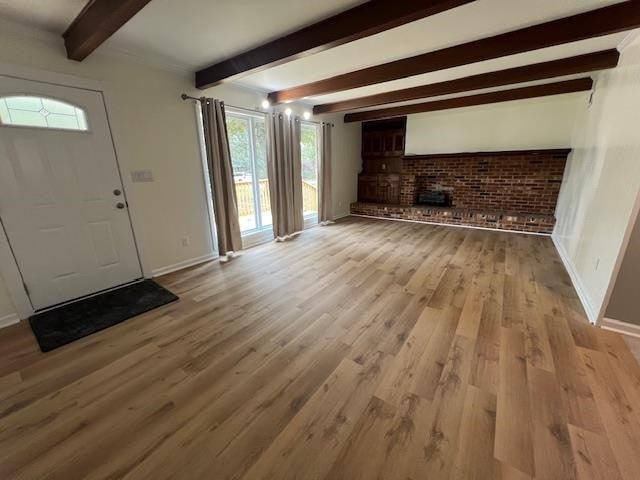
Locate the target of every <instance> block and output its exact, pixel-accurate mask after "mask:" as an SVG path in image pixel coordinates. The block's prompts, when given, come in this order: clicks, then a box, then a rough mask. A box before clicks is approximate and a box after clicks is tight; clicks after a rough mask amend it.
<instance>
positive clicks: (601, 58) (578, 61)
mask: <svg viewBox="0 0 640 480" xmlns="http://www.w3.org/2000/svg"><path fill="white" fill-rule="evenodd" d="M619 57H620V53H619V52H618V51H617V50H616V49H612V50H605V51H602V52H595V53H588V54H586V55H578V56H576V57H569V58H562V59H560V60H552V61H550V62H543V63H535V64H533V65H525V66H523V67H516V68H509V69H506V70H499V71H496V72H489V73H481V74H479V75H472V76H470V77H464V78H457V79H455V80H449V81H446V82H439V83H432V84H430V85H423V86H420V87H412V88H405V89H403V90H396V91H393V92H385V93H380V94H377V95H370V96H368V97H360V98H352V99H350V100H344V101H342V102H335V103H326V104H324V105H316V106H315V107H313V113H314V115H317V114H320V113H332V112H343V111H345V110H354V109H356V108H365V107H374V106H376V105H384V104H387V103H398V102H406V101H410V100H417V99H419V98H428V97H435V96H438V95H449V94H452V93H461V92H468V91H471V90H480V89H483V88H491V87H500V86H504V85H511V84H514V83H523V82H531V81H534V80H544V79H547V78H554V77H561V76H563V75H575V74H577V73H585V72H593V71H596V70H603V69H606V68H613V67H615V66H616V65H617V64H618V58H619Z"/></svg>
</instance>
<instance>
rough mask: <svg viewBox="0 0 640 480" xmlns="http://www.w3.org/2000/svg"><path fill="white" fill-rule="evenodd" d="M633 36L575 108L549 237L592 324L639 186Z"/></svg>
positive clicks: (639, 85) (639, 78) (638, 74)
mask: <svg viewBox="0 0 640 480" xmlns="http://www.w3.org/2000/svg"><path fill="white" fill-rule="evenodd" d="M639 112H640V41H639V40H638V39H637V40H636V41H634V42H633V43H631V44H630V45H629V46H628V47H626V48H625V49H624V50H623V53H622V57H621V60H620V63H619V66H618V67H617V68H616V69H614V70H610V71H607V72H605V73H603V74H601V75H600V76H599V79H598V82H597V86H596V92H595V95H594V98H593V104H592V105H591V106H588V105H582V107H581V111H580V112H579V120H578V122H577V124H576V129H575V132H574V136H573V141H572V147H573V149H574V150H573V152H572V154H571V155H570V157H569V161H568V163H567V168H566V170H565V178H564V181H563V184H562V189H561V192H560V197H559V200H558V208H557V211H556V216H557V224H556V227H555V231H554V235H553V236H554V241H555V242H556V245H557V246H558V250H559V251H560V253H561V255H562V256H563V257H564V260H565V264H567V266H568V269H569V271H570V273H571V274H572V277H573V280H574V284H575V285H576V288H577V290H578V293H579V295H580V296H581V299H582V301H583V304H585V307H586V309H587V313H588V315H589V317H590V319H591V320H592V321H596V319H597V317H598V316H599V313H600V312H601V310H602V307H603V303H604V299H605V296H606V292H607V287H608V285H609V282H610V280H611V276H612V273H613V271H614V267H615V264H616V259H617V257H618V253H619V251H620V248H621V246H622V243H623V239H624V237H625V232H626V231H627V227H628V224H629V220H630V216H631V213H632V210H633V207H634V203H635V199H636V195H637V193H638V189H639V188H640V134H639V130H638V113H639Z"/></svg>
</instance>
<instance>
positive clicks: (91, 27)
mask: <svg viewBox="0 0 640 480" xmlns="http://www.w3.org/2000/svg"><path fill="white" fill-rule="evenodd" d="M150 1H151V0H90V1H89V2H88V3H87V4H86V5H85V7H84V8H83V9H82V11H81V12H80V13H79V14H78V16H77V17H76V18H75V20H74V21H73V22H71V25H69V28H67V31H66V32H64V33H63V34H62V37H63V38H64V46H65V48H66V49H67V57H68V58H70V59H71V60H78V61H82V60H84V59H85V58H87V56H88V55H89V54H90V53H91V52H93V51H94V50H95V49H96V48H98V47H99V46H100V45H102V43H104V41H105V40H106V39H107V38H109V37H110V36H111V35H113V34H114V33H115V32H117V31H118V29H119V28H120V27H122V25H124V24H125V23H127V22H128V21H129V20H130V19H131V18H132V17H133V16H134V15H135V14H136V13H138V12H139V11H140V10H142V8H143V7H144V6H145V5H146V4H147V3H149V2H150Z"/></svg>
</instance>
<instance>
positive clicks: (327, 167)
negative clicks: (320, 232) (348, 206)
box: [318, 123, 333, 225]
mask: <svg viewBox="0 0 640 480" xmlns="http://www.w3.org/2000/svg"><path fill="white" fill-rule="evenodd" d="M331 129H332V125H331V124H330V123H323V124H322V149H321V150H322V151H321V152H320V174H319V175H318V177H319V179H318V180H319V185H318V187H319V188H318V190H319V195H318V197H319V205H318V222H319V223H320V225H327V224H329V223H333V203H332V201H331Z"/></svg>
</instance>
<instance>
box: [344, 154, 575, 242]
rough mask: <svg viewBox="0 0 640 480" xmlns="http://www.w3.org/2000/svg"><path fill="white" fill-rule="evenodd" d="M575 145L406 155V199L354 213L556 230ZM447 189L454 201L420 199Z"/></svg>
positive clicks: (359, 208)
mask: <svg viewBox="0 0 640 480" xmlns="http://www.w3.org/2000/svg"><path fill="white" fill-rule="evenodd" d="M568 153H569V150H536V151H519V152H486V153H473V154H470V153H464V154H442V155H416V156H407V157H404V158H403V159H402V164H401V172H400V174H401V176H400V205H385V204H375V203H362V202H357V203H354V204H353V205H352V206H351V213H353V214H358V215H370V216H377V217H385V218H398V219H403V220H413V221H422V222H433V223H446V224H455V225H469V226H476V227H486V228H497V229H501V230H515V231H522V232H536V233H551V232H552V231H553V227H554V225H555V218H554V214H555V209H556V203H557V201H558V194H559V192H560V186H561V184H562V177H563V174H564V168H565V164H566V159H567V155H568ZM433 191H444V192H448V193H449V195H450V197H451V207H450V208H441V207H429V206H423V205H416V203H417V197H418V194H419V193H421V192H433Z"/></svg>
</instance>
